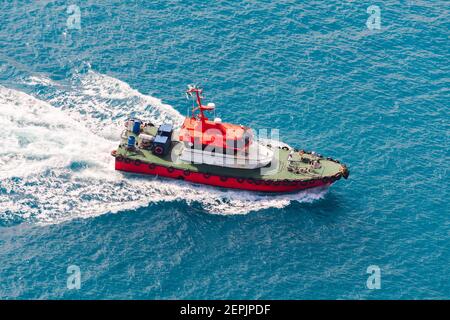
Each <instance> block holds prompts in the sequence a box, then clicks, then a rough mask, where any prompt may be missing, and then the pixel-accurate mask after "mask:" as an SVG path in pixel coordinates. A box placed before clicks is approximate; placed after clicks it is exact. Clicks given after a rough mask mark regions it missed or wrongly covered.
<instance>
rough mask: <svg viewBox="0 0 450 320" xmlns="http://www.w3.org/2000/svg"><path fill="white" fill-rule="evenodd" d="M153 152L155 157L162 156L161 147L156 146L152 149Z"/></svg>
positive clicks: (162, 150)
mask: <svg viewBox="0 0 450 320" xmlns="http://www.w3.org/2000/svg"><path fill="white" fill-rule="evenodd" d="M153 151H154V152H155V154H157V155H162V154H163V153H164V149H163V147H161V146H156V147H155V149H153Z"/></svg>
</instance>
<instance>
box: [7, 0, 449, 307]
mask: <svg viewBox="0 0 450 320" xmlns="http://www.w3.org/2000/svg"><path fill="white" fill-rule="evenodd" d="M73 4H74V5H77V6H78V8H79V9H80V11H79V12H80V29H77V24H76V22H77V19H76V16H74V15H76V14H77V10H72V9H71V10H69V12H68V11H67V10H68V7H69V5H73ZM370 5H377V6H379V8H380V9H381V29H379V30H377V29H375V30H369V29H368V28H367V26H366V20H367V18H368V17H369V14H368V13H367V12H366V10H367V7H369V6H370ZM449 9H450V8H449V5H448V2H445V1H413V0H411V1H383V2H381V1H374V2H370V1H369V2H361V1H287V0H279V1H275V2H273V1H221V0H220V1H214V2H212V1H208V2H205V1H191V0H187V1H184V0H183V1H174V0H173V1H117V0H114V1H91V0H88V1H70V2H66V1H51V0H46V1H12V0H10V1H7V0H3V1H2V10H1V11H0V21H1V22H2V23H1V27H0V128H1V130H0V141H1V144H0V298H3V299H5V298H6V299H17V298H28V299H29V298H38V299H43V298H51V299H60V298H68V299H72V298H81V299H89V298H95V299H97V298H100V299H104V298H139V299H155V298H161V299H167V298H171V299H183V298H200V299H208V298H217V299H226V298H230V299H242V298H249V299H254V298H255V299H315V298H319V299H379V298H382V299H397V298H399V299H408V298H412V299H414V298H425V299H429V298H439V299H442V298H450V277H449V273H448V271H449V266H450V252H449V250H448V246H449V240H450V224H449V213H450V210H449V204H448V199H449V191H448V181H449V170H448V169H449V165H448V163H449V151H448V149H449V129H450V126H449V118H450V112H449V104H450V99H449V89H448V87H449V65H450V64H449V42H448V41H449V31H448V30H449V27H450V19H449ZM68 19H69V21H68ZM189 83H199V84H202V85H203V86H204V89H205V94H206V101H208V102H209V101H213V102H215V103H216V106H217V116H220V117H221V118H222V119H223V120H224V121H230V122H236V123H243V124H247V125H250V126H252V127H254V128H255V129H264V128H266V129H271V128H275V129H279V130H280V138H281V139H282V140H283V141H285V142H287V143H289V144H290V145H292V146H295V147H298V148H304V149H308V150H315V151H317V152H320V153H322V154H324V155H327V156H332V157H333V158H336V159H339V160H341V161H342V162H344V163H346V164H347V165H348V166H349V168H350V171H351V175H350V179H349V180H346V181H345V180H344V181H342V180H341V181H338V182H337V183H336V184H335V185H333V186H332V187H331V188H329V189H328V190H317V191H306V192H300V193H297V194H289V195H277V196H274V195H262V194H253V193H246V192H236V191H226V190H220V189H214V188H210V187H204V186H196V185H190V184H185V183H181V182H177V181H168V180H163V179H152V178H149V177H140V176H137V175H131V174H129V175H124V174H121V173H117V172H115V171H114V170H113V159H112V157H111V156H110V155H109V152H110V151H111V150H112V149H113V148H114V147H115V146H116V145H117V142H118V135H119V133H120V131H121V128H122V121H123V120H124V119H125V118H127V117H128V116H130V115H133V116H139V117H143V118H146V119H152V120H153V121H155V122H158V123H161V122H163V121H171V122H174V123H175V124H176V123H179V121H180V119H182V117H183V115H184V114H185V113H186V110H187V109H188V107H189V106H190V105H189V104H188V103H187V102H186V100H185V98H184V95H183V91H184V89H185V86H186V85H187V84H189ZM70 265H76V266H78V267H79V268H80V271H81V288H80V289H79V290H76V289H68V288H67V285H66V284H67V277H68V276H69V275H68V274H67V268H68V267H69V266H70ZM371 265H376V266H378V267H379V268H380V272H381V289H378V290H377V289H374V290H370V289H368V288H367V286H366V281H367V278H368V277H369V274H368V273H367V268H368V267H369V266H371Z"/></svg>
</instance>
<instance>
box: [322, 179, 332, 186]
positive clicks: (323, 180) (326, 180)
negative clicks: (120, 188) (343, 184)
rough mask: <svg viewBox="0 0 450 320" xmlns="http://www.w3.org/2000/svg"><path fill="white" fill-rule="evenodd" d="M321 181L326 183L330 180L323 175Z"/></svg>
mask: <svg viewBox="0 0 450 320" xmlns="http://www.w3.org/2000/svg"><path fill="white" fill-rule="evenodd" d="M322 182H323V183H325V184H326V183H329V182H331V179H330V178H329V177H325V178H322Z"/></svg>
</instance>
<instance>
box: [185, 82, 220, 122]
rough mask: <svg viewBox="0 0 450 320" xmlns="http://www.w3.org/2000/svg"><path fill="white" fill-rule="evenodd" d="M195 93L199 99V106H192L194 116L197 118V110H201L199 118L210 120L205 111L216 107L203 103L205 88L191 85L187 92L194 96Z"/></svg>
mask: <svg viewBox="0 0 450 320" xmlns="http://www.w3.org/2000/svg"><path fill="white" fill-rule="evenodd" d="M194 93H195V96H196V100H197V107H193V108H192V117H193V118H195V111H197V110H199V111H200V115H199V120H201V121H202V122H203V121H205V120H208V118H207V117H206V116H205V114H204V113H203V111H211V110H213V109H214V107H212V106H204V105H202V98H203V96H202V93H203V89H201V88H198V87H197V86H195V85H189V86H188V89H187V90H186V94H187V95H188V96H190V97H192V96H193V94H194Z"/></svg>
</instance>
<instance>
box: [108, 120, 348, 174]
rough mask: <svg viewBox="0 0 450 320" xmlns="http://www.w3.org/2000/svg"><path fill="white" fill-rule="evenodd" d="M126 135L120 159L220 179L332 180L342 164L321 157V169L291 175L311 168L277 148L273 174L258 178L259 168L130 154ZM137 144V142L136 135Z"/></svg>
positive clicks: (148, 130) (174, 145) (148, 153)
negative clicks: (291, 170) (206, 174)
mask: <svg viewBox="0 0 450 320" xmlns="http://www.w3.org/2000/svg"><path fill="white" fill-rule="evenodd" d="M144 133H146V134H151V135H155V134H156V128H155V127H146V128H145V129H144ZM129 135H134V134H133V133H132V132H130V131H126V132H124V134H123V135H122V137H121V144H120V146H119V148H118V149H117V153H116V154H117V156H119V155H120V156H122V157H125V158H129V159H132V160H140V161H142V162H144V163H154V164H157V165H162V166H166V167H173V168H175V169H182V170H190V171H192V172H202V173H208V174H212V175H221V176H231V177H242V178H254V179H262V180H286V179H287V180H311V179H318V178H322V177H331V176H334V175H336V174H337V173H339V172H340V170H341V168H342V165H341V164H339V163H337V162H335V161H333V160H326V159H324V158H320V164H321V168H320V169H315V170H314V171H313V172H307V173H294V172H290V171H288V166H289V165H290V166H291V167H295V168H296V169H300V168H309V167H310V165H309V164H306V163H303V162H301V161H300V160H301V156H300V155H299V153H298V152H295V153H294V154H293V155H292V158H291V161H290V162H289V161H288V156H289V153H290V150H283V149H279V150H278V151H279V153H278V156H279V157H278V159H279V166H278V170H277V172H276V173H273V174H270V175H261V168H256V169H235V168H226V167H219V166H213V165H207V164H195V163H194V164H193V163H187V162H183V161H181V160H176V161H175V162H172V161H171V155H170V153H169V154H168V155H167V156H165V157H159V156H156V155H154V154H153V153H152V152H151V151H148V150H144V149H138V148H137V149H136V150H133V151H129V150H127V148H126V144H127V137H128V136H129ZM135 137H136V141H137V136H136V135H135ZM181 147H182V145H181V143H180V142H178V141H173V142H172V149H175V154H177V149H180V148H181ZM303 158H309V159H317V157H315V156H313V155H310V154H304V155H303Z"/></svg>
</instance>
